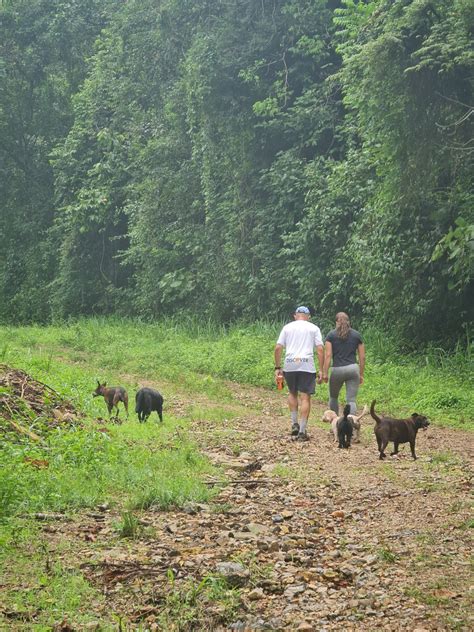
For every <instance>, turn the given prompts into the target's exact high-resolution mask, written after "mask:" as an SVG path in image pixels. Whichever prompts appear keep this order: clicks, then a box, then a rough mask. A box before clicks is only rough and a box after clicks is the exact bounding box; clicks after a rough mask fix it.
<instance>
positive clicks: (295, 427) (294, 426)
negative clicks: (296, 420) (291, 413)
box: [291, 424, 300, 437]
mask: <svg viewBox="0 0 474 632" xmlns="http://www.w3.org/2000/svg"><path fill="white" fill-rule="evenodd" d="M299 431H300V425H299V424H292V425H291V436H292V437H296V436H298V433H299Z"/></svg>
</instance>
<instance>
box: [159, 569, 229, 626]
mask: <svg viewBox="0 0 474 632" xmlns="http://www.w3.org/2000/svg"><path fill="white" fill-rule="evenodd" d="M158 603H159V605H160V614H159V615H158V617H157V623H158V624H159V625H160V626H161V627H160V629H163V630H213V629H216V628H217V627H218V626H219V625H223V624H225V623H228V622H230V621H231V620H232V619H233V618H234V617H235V615H236V614H237V610H238V607H239V603H240V595H239V591H238V590H236V589H233V588H230V587H229V586H228V585H227V583H226V582H225V580H224V579H221V578H218V577H212V576H207V577H204V578H203V579H202V580H201V581H200V582H194V581H186V582H183V583H181V584H179V585H178V583H176V582H175V581H174V579H173V576H172V574H171V573H170V575H169V588H168V590H167V591H166V592H165V593H164V595H163V596H162V597H161V598H160V599H159V600H158Z"/></svg>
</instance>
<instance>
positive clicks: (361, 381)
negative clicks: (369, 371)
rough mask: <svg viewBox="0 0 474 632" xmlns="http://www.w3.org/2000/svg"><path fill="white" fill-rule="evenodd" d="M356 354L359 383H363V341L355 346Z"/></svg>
mask: <svg viewBox="0 0 474 632" xmlns="http://www.w3.org/2000/svg"><path fill="white" fill-rule="evenodd" d="M357 354H358V356H359V372H360V383H361V384H363V383H364V371H365V346H364V343H363V342H361V343H360V345H359V346H358V347H357Z"/></svg>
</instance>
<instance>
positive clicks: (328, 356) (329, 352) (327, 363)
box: [323, 340, 332, 382]
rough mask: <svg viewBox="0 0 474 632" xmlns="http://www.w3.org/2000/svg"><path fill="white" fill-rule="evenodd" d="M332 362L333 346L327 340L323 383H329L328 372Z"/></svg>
mask: <svg viewBox="0 0 474 632" xmlns="http://www.w3.org/2000/svg"><path fill="white" fill-rule="evenodd" d="M331 360H332V344H331V343H330V342H329V340H326V344H325V345H324V367H323V381H324V382H327V381H328V372H329V367H330V366H331Z"/></svg>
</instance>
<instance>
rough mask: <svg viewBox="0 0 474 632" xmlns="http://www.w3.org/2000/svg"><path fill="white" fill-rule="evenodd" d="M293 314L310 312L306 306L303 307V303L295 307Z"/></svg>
mask: <svg viewBox="0 0 474 632" xmlns="http://www.w3.org/2000/svg"><path fill="white" fill-rule="evenodd" d="M295 314H311V312H310V311H309V308H308V307H305V306H304V305H300V306H299V307H297V308H296V309H295Z"/></svg>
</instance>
